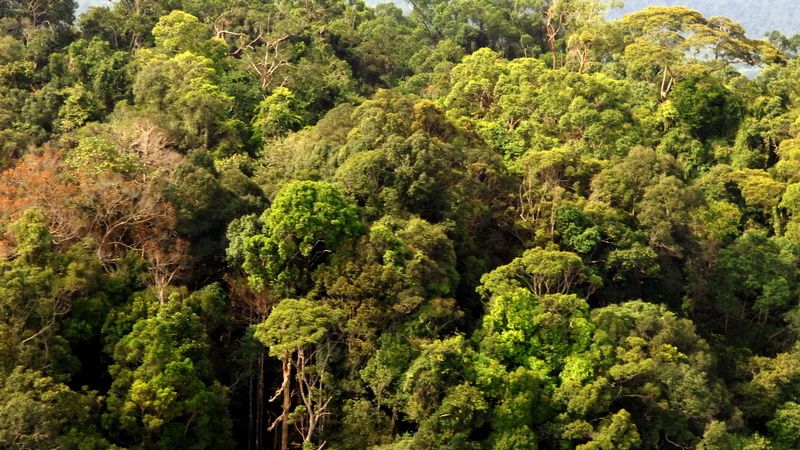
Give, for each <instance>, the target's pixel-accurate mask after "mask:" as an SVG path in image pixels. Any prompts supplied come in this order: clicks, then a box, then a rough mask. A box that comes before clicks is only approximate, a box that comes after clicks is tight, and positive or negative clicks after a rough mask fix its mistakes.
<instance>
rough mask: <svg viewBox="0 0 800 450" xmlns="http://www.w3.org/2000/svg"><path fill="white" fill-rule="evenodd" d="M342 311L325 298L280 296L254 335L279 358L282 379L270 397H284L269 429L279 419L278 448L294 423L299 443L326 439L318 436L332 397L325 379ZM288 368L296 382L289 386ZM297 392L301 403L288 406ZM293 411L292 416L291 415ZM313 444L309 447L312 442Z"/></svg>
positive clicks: (283, 446)
mask: <svg viewBox="0 0 800 450" xmlns="http://www.w3.org/2000/svg"><path fill="white" fill-rule="evenodd" d="M343 318H344V317H343V314H342V313H341V312H340V311H337V310H336V309H333V308H331V307H330V306H328V305H325V304H324V303H318V302H314V301H311V300H307V299H301V300H295V299H284V300H282V301H281V302H280V303H278V304H277V305H276V306H275V308H274V309H273V310H272V312H271V313H270V315H269V317H268V318H267V320H266V321H264V322H263V323H262V324H259V325H258V326H257V327H256V332H255V336H256V338H257V339H258V340H259V341H261V342H262V343H263V344H264V345H266V346H267V348H269V353H270V355H271V356H273V357H275V358H278V359H280V360H281V367H282V372H283V382H282V384H281V387H280V388H279V389H278V390H277V391H276V392H275V395H274V396H273V400H274V399H276V398H278V397H279V396H282V397H283V406H282V407H283V413H282V414H281V416H280V417H279V418H278V419H276V421H275V422H274V423H273V424H272V426H271V427H270V429H272V428H274V427H275V426H276V425H277V424H278V423H280V424H281V449H282V450H286V449H287V448H288V446H289V440H290V435H289V425H290V424H291V423H294V424H295V425H296V427H297V429H298V430H299V431H300V434H301V435H302V438H303V448H322V447H323V446H324V445H325V442H324V441H322V443H321V444H318V442H320V438H319V437H317V436H316V435H317V434H319V430H320V429H321V428H322V426H323V423H324V420H325V417H326V416H328V415H329V414H330V410H329V405H330V402H331V400H332V398H333V396H332V394H331V392H330V388H329V387H328V384H329V382H330V380H329V379H328V378H329V374H328V372H327V371H328V370H329V369H328V367H327V366H328V358H329V357H330V355H331V350H330V348H329V347H330V343H328V342H326V335H327V334H328V333H329V330H330V329H331V328H332V327H333V326H334V325H335V324H337V323H339V322H340V321H341V320H342V319H343ZM292 371H294V373H295V374H296V377H295V378H296V380H297V382H296V384H295V385H294V386H292V378H293V377H292ZM293 393H295V394H294V395H296V396H299V398H300V403H301V406H298V407H297V408H295V409H294V410H292V396H293ZM290 416H291V417H290ZM312 444H313V446H312Z"/></svg>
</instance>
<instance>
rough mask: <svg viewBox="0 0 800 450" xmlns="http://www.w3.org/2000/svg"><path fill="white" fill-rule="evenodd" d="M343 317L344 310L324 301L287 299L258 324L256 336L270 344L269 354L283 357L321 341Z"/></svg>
mask: <svg viewBox="0 0 800 450" xmlns="http://www.w3.org/2000/svg"><path fill="white" fill-rule="evenodd" d="M341 320H342V314H341V312H340V311H337V310H335V309H333V308H331V307H330V306H327V305H325V304H324V303H317V302H314V301H312V300H307V299H300V300H295V299H284V300H281V302H280V303H278V305H277V306H276V307H275V309H273V310H272V312H271V313H270V315H269V317H268V318H267V320H266V321H265V322H263V323H261V324H259V325H258V326H257V327H256V332H255V337H256V339H258V340H259V341H261V342H262V343H263V344H264V345H266V346H267V348H269V352H270V355H272V356H274V357H276V358H283V357H284V356H285V355H287V354H290V353H292V352H294V351H296V350H297V349H300V348H302V347H306V346H311V345H314V344H319V343H320V342H321V341H322V339H323V338H324V337H325V335H326V334H327V333H328V331H329V329H330V328H331V327H333V326H334V325H336V324H338V323H340V322H341Z"/></svg>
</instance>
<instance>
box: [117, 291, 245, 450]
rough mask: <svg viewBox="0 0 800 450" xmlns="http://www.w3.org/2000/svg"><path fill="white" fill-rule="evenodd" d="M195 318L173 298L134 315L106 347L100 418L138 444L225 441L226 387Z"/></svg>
mask: <svg viewBox="0 0 800 450" xmlns="http://www.w3.org/2000/svg"><path fill="white" fill-rule="evenodd" d="M207 339H208V337H207V335H206V329H205V327H204V326H203V324H202V322H201V321H200V318H199V317H198V316H197V314H195V312H194V311H192V309H191V308H190V307H189V306H187V305H185V304H183V303H182V302H181V301H179V299H176V298H173V299H170V301H169V302H167V303H166V304H164V305H160V306H158V307H157V308H155V314H154V315H152V316H149V317H148V316H145V317H144V318H142V319H140V320H138V321H136V323H135V324H134V325H133V328H132V330H130V332H129V333H128V334H127V335H125V336H124V337H122V339H120V340H119V341H118V342H117V343H116V344H115V345H114V348H113V357H114V364H113V365H112V366H111V367H110V368H109V372H110V373H111V375H112V378H113V382H112V385H111V388H110V390H109V396H108V399H107V400H106V402H107V405H108V413H107V414H105V415H104V416H103V421H104V424H105V425H106V426H107V427H108V428H109V429H110V430H114V431H113V433H112V435H113V436H114V437H115V440H117V441H118V442H121V443H125V442H132V443H134V445H135V446H137V447H140V448H152V447H156V448H175V447H184V448H187V447H203V448H219V449H226V448H233V439H232V436H231V424H230V419H229V417H228V413H227V392H226V389H225V388H224V387H223V386H222V385H221V384H220V383H219V381H217V380H216V379H215V377H214V372H213V368H212V366H211V362H210V361H209V359H208V340H207Z"/></svg>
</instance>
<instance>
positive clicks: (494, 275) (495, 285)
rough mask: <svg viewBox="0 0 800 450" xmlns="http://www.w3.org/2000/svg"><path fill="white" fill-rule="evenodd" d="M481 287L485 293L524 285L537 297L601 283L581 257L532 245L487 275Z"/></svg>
mask: <svg viewBox="0 0 800 450" xmlns="http://www.w3.org/2000/svg"><path fill="white" fill-rule="evenodd" d="M481 282H482V283H483V285H482V286H481V288H480V289H479V291H480V293H481V294H482V295H484V296H490V295H491V294H492V293H494V292H500V291H502V290H506V289H518V288H525V289H528V290H530V292H531V293H532V294H533V295H535V296H543V295H549V294H568V293H570V292H575V291H578V290H579V289H585V290H587V291H588V292H589V293H591V291H592V290H593V289H595V288H596V287H597V286H598V284H599V283H600V282H601V280H600V279H599V278H597V277H596V276H594V275H593V274H591V272H589V270H588V268H587V267H586V266H585V265H584V264H583V261H582V260H581V258H580V257H579V256H578V255H576V254H574V253H570V252H561V251H556V250H545V249H541V248H533V249H530V250H526V251H525V253H523V255H522V256H521V257H519V258H516V259H514V261H512V262H511V263H510V264H508V265H505V266H502V267H499V268H497V269H495V270H494V271H492V272H491V273H489V274H487V275H485V276H484V277H483V279H482V280H481Z"/></svg>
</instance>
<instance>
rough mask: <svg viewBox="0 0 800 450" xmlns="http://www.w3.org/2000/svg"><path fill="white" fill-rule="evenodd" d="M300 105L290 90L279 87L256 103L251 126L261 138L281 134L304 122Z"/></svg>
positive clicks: (294, 128) (300, 125)
mask: <svg viewBox="0 0 800 450" xmlns="http://www.w3.org/2000/svg"><path fill="white" fill-rule="evenodd" d="M301 112H302V105H301V104H300V102H299V101H298V99H297V98H296V97H295V95H294V94H293V93H292V91H290V90H288V89H286V88H284V87H279V88H277V89H275V91H273V92H272V93H271V94H270V95H269V96H268V97H267V98H265V99H264V100H262V101H261V103H259V104H258V107H257V109H256V116H255V117H254V118H253V127H254V128H255V130H256V131H257V132H258V133H259V134H260V135H261V137H262V138H264V139H267V138H273V137H279V136H283V135H285V134H287V133H289V132H290V131H297V130H298V129H300V128H302V127H303V125H304V124H305V123H306V120H305V118H304V117H303V116H302V115H301Z"/></svg>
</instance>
